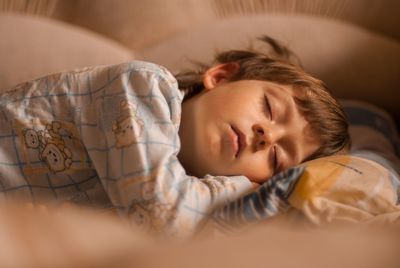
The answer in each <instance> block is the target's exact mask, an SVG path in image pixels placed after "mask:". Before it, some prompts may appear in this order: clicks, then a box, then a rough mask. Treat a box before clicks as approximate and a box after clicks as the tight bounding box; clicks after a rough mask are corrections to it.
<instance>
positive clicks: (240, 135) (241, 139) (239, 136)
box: [231, 126, 247, 157]
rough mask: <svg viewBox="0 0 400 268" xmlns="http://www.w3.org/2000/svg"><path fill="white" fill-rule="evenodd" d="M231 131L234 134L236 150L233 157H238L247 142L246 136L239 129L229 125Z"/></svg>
mask: <svg viewBox="0 0 400 268" xmlns="http://www.w3.org/2000/svg"><path fill="white" fill-rule="evenodd" d="M231 128H232V130H233V132H234V133H235V134H236V137H237V139H236V142H237V150H236V153H235V157H238V156H239V155H240V154H241V153H242V152H243V150H244V148H246V146H247V143H246V136H245V135H244V134H243V132H241V131H240V129H238V128H236V127H234V126H231Z"/></svg>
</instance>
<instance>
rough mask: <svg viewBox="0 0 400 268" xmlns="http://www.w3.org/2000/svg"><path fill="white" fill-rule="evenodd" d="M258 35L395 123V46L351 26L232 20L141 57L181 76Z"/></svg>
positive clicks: (292, 18) (275, 18) (286, 19)
mask: <svg viewBox="0 0 400 268" xmlns="http://www.w3.org/2000/svg"><path fill="white" fill-rule="evenodd" d="M262 34H268V35H270V36H272V37H275V38H277V39H279V40H282V41H283V42H284V43H285V44H287V45H288V46H289V47H290V48H291V49H292V50H294V51H295V52H296V53H297V54H298V56H299V57H300V59H301V60H302V63H303V65H304V67H305V68H306V70H308V71H309V72H310V73H312V74H313V75H315V76H317V77H319V78H321V79H322V80H324V81H325V82H326V83H327V84H328V86H329V87H330V88H331V89H332V90H333V91H334V93H335V94H336V95H337V96H339V97H345V98H356V99H361V100H365V101H369V102H372V103H374V104H376V105H379V106H383V107H384V108H386V109H387V110H388V111H390V112H391V113H392V114H394V115H395V116H396V117H397V121H398V122H400V109H398V106H399V104H400V103H399V101H398V100H399V93H400V90H399V85H400V68H399V67H400V43H399V42H397V41H395V40H392V39H388V38H385V37H384V36H381V35H378V34H375V33H372V32H369V31H367V30H365V29H363V28H359V27H357V26H354V25H352V24H347V23H344V22H340V21H336V20H330V19H327V18H320V17H312V16H296V15H286V16H285V15H269V16H268V17H266V16H259V17H257V16H254V17H236V18H230V19H226V20H219V21H213V22H211V23H210V24H208V25H206V26H202V27H200V28H192V29H191V30H190V31H188V32H186V33H185V34H181V35H179V36H176V37H175V38H171V39H169V40H166V41H164V42H162V43H160V44H158V45H156V46H154V47H152V48H149V49H147V50H144V51H142V54H141V57H142V58H143V59H147V60H150V61H154V62H157V63H159V64H162V65H165V66H166V67H167V68H170V69H172V70H180V69H182V67H187V66H191V65H190V63H189V59H194V60H200V61H202V62H208V61H210V59H211V58H212V56H213V54H214V52H215V50H216V49H218V50H222V49H227V48H246V47H247V46H248V44H249V40H250V39H252V38H254V37H258V36H260V35H262Z"/></svg>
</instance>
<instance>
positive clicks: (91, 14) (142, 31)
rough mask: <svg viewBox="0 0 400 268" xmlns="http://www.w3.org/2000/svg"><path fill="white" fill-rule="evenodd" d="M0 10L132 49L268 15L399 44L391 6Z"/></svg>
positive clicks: (47, 2)
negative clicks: (336, 23)
mask: <svg viewBox="0 0 400 268" xmlns="http://www.w3.org/2000/svg"><path fill="white" fill-rule="evenodd" d="M0 10H5V11H16V12H23V13H31V14H37V15H41V16H48V17H52V18H56V19H59V20H63V21H66V22H69V23H72V24H77V25H80V26H83V27H85V28H88V29H90V30H93V31H95V32H98V33H100V34H103V35H106V36H109V37H112V38H113V39H115V40H117V41H119V42H121V43H122V44H124V45H126V46H128V47H130V48H132V49H141V48H144V47H145V46H148V45H151V44H154V43H157V42H159V41H162V40H165V39H166V38H167V37H168V36H171V35H173V34H177V33H180V32H183V31H185V30H189V29H190V28H192V27H195V26H200V25H202V24H206V23H207V22H209V21H210V20H215V19H221V18H225V17H232V16H237V15H240V16H242V15H249V14H251V15H254V14H271V13H285V14H293V13H296V14H305V15H316V16H321V17H332V18H336V19H339V20H344V21H349V22H352V23H354V24H356V25H359V26H362V27H365V28H368V29H370V30H373V31H376V32H380V33H382V34H384V35H387V36H390V37H392V38H395V39H397V40H400V27H398V25H399V14H400V1H396V0H333V1H332V0H201V1H200V0H168V1H165V0H145V1H143V0H112V1H110V0H0Z"/></svg>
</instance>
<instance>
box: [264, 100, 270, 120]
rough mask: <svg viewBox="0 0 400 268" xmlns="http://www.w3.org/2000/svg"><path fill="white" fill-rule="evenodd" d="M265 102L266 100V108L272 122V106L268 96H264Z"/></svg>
mask: <svg viewBox="0 0 400 268" xmlns="http://www.w3.org/2000/svg"><path fill="white" fill-rule="evenodd" d="M264 100H265V106H266V111H267V113H268V117H269V119H270V120H272V109H271V104H270V102H269V99H268V96H267V95H264Z"/></svg>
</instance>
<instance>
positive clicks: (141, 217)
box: [129, 205, 151, 232]
mask: <svg viewBox="0 0 400 268" xmlns="http://www.w3.org/2000/svg"><path fill="white" fill-rule="evenodd" d="M129 219H130V222H131V223H132V224H133V225H135V226H137V227H139V228H140V229H141V230H142V231H145V232H146V231H149V230H150V228H151V218H150V214H149V212H148V211H147V210H145V209H144V208H143V207H142V206H140V205H133V206H132V208H131V210H130V212H129Z"/></svg>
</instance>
